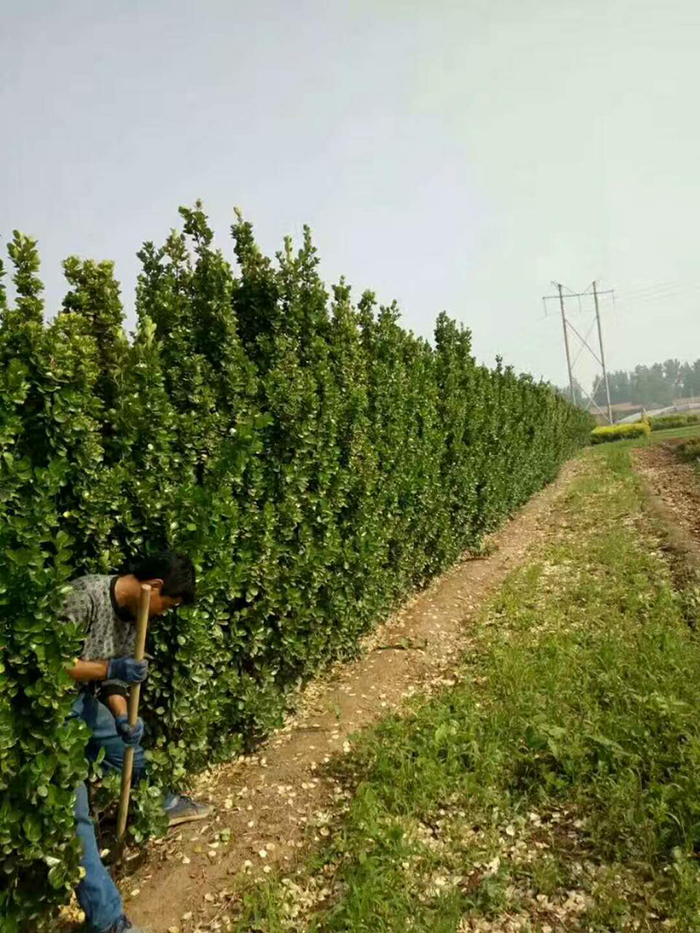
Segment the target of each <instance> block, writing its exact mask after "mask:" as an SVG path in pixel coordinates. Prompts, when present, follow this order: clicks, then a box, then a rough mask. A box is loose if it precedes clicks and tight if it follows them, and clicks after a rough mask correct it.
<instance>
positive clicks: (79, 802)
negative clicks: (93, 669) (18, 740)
mask: <svg viewBox="0 0 700 933" xmlns="http://www.w3.org/2000/svg"><path fill="white" fill-rule="evenodd" d="M71 716H79V717H80V718H81V719H82V720H83V721H84V722H85V723H87V726H88V728H89V729H90V732H91V736H90V739H89V741H88V744H87V747H86V749H85V753H86V755H87V757H88V758H89V759H91V760H92V761H94V760H95V759H96V758H97V755H98V754H99V752H100V749H102V748H104V750H105V755H104V758H103V760H102V770H103V771H104V772H105V773H106V772H109V771H121V770H122V766H123V764H124V753H125V751H126V745H125V744H124V742H123V741H122V738H121V736H120V735H119V734H118V733H117V729H116V726H115V723H114V716H113V715H112V714H111V713H110V711H109V710H108V709H107V707H106V706H105V705H104V704H103V703H100V702H99V700H97V699H95V697H93V696H92V695H91V694H89V693H81V694H80V696H79V697H78V698H77V699H76V701H75V703H74V704H73V710H72V712H71ZM145 765H146V759H145V755H144V752H143V749H142V748H141V746H140V745H137V746H136V747H135V748H134V771H133V780H134V782H136V781H138V779H139V778H140V777H141V776H142V775H143V773H144V770H145ZM167 803H168V801H167V800H166V805H167ZM75 819H76V824H77V832H78V837H79V839H80V841H81V843H82V846H83V861H82V866H83V868H84V869H85V877H84V878H83V879H82V881H81V882H80V884H79V885H78V888H77V891H76V894H77V896H78V902H79V904H80V906H81V908H82V909H83V910H84V911H85V918H86V921H87V925H88V928H89V929H90V930H94V931H97V933H102V931H104V930H108V929H109V928H110V926H111V925H112V924H113V923H115V921H117V920H119V918H120V917H121V916H122V915H123V913H124V906H123V904H122V899H121V896H120V894H119V891H118V890H117V886H116V885H115V883H114V882H113V881H112V877H111V875H110V874H109V872H108V871H107V869H106V868H105V867H104V865H103V864H102V860H101V858H100V850H99V848H98V845H97V839H96V838H95V827H94V825H93V823H92V819H91V817H90V802H89V800H88V792H87V787H86V786H85V784H81V785H80V786H79V787H78V788H77V793H76V800H75Z"/></svg>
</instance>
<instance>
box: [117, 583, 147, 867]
mask: <svg viewBox="0 0 700 933" xmlns="http://www.w3.org/2000/svg"><path fill="white" fill-rule="evenodd" d="M150 603H151V587H150V586H149V584H148V583H142V584H141V595H140V597H139V613H138V618H137V620H136V647H135V650H134V657H135V658H136V660H137V661H143V656H144V654H145V652H146V629H147V628H148V608H149V606H150ZM140 699H141V684H132V685H131V690H130V692H129V725H130V726H135V725H136V720H137V718H138V715H139V700H140ZM133 770H134V749H133V746H129V745H127V747H126V751H125V753H124V767H123V768H122V790H121V795H120V797H119V814H118V816H117V843H118V845H119V847H120V849H121V848H123V845H124V833H125V832H126V819H127V816H128V814H129V797H130V796H131V775H132V773H133Z"/></svg>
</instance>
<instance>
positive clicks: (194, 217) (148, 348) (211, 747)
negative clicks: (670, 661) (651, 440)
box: [0, 204, 590, 933]
mask: <svg viewBox="0 0 700 933" xmlns="http://www.w3.org/2000/svg"><path fill="white" fill-rule="evenodd" d="M180 214H181V217H182V220H183V231H182V232H173V233H172V234H171V236H170V237H169V238H168V239H167V241H166V242H165V244H164V245H163V246H160V247H156V246H155V245H154V244H153V243H146V244H145V245H144V246H143V249H142V250H141V252H140V254H139V256H140V260H141V263H142V271H141V274H140V277H139V281H138V286H137V291H136V312H137V318H138V324H137V328H136V332H135V334H134V337H133V340H131V341H130V340H128V339H127V337H126V336H125V333H124V330H123V313H122V306H121V301H120V294H119V286H118V285H117V283H116V282H115V280H114V277H113V268H112V264H111V263H108V262H102V263H95V262H92V261H90V260H80V259H77V258H71V259H69V260H67V261H66V262H65V264H64V270H65V275H66V279H67V282H68V286H69V290H68V293H67V294H66V297H65V299H64V301H63V305H62V308H61V309H60V313H59V314H57V315H56V316H55V317H53V319H52V320H51V322H50V323H46V322H45V319H44V307H43V302H42V299H41V292H42V285H41V282H40V280H39V278H38V269H39V260H38V254H37V250H36V244H35V242H34V241H33V240H31V239H29V238H28V237H26V236H23V235H22V234H19V233H15V235H14V238H13V240H12V242H11V245H10V248H9V252H10V258H11V260H12V263H13V265H14V285H15V293H16V299H15V302H14V305H13V306H12V307H10V306H9V304H8V302H7V300H6V296H5V292H4V291H2V290H0V314H1V325H0V359H1V366H0V633H1V637H2V649H3V651H2V656H1V658H0V790H1V791H2V804H0V862H1V863H2V873H3V882H2V888H1V889H0V917H2V920H0V930H1V931H2V933H13V931H16V930H18V929H24V928H27V929H31V930H36V929H38V928H39V927H40V925H41V923H42V922H43V921H42V920H41V917H45V916H48V915H49V914H50V911H51V908H52V907H53V906H55V905H56V904H58V903H60V902H61V901H63V900H65V898H66V896H67V894H68V892H69V890H70V888H71V886H72V885H73V884H74V883H75V881H76V878H77V865H78V850H77V845H76V843H75V840H74V834H73V818H72V790H73V787H74V785H75V784H76V782H78V781H79V780H80V779H82V778H83V777H84V776H85V773H86V765H85V762H84V758H83V747H84V742H85V733H84V729H83V728H82V727H81V726H80V725H79V724H76V723H72V724H71V725H70V727H66V726H65V717H66V714H67V712H68V710H69V708H70V703H71V698H72V695H73V693H74V690H73V686H72V684H71V683H70V681H69V679H68V677H67V675H66V673H65V667H66V665H68V664H70V663H71V660H72V658H74V656H75V655H76V652H77V651H78V645H79V639H78V634H79V633H77V632H76V631H73V630H71V629H68V628H67V627H66V626H65V625H63V624H62V623H60V622H59V621H58V620H57V610H58V608H59V605H60V604H61V601H62V598H63V593H64V592H65V585H66V583H67V581H68V580H69V579H70V578H71V577H73V576H75V575H79V574H82V573H86V572H110V571H113V570H115V569H116V568H119V567H121V566H123V565H124V564H125V562H127V561H129V560H130V559H131V558H133V557H135V556H136V555H139V554H142V553H143V552H145V551H149V550H156V549H159V548H162V547H164V546H169V547H173V548H176V549H178V550H182V551H185V552H187V553H189V554H190V555H191V556H192V558H193V560H194V562H195V565H196V567H197V570H198V574H199V577H200V580H201V584H200V588H199V590H200V594H201V596H200V599H199V602H198V605H197V606H196V607H195V608H194V609H191V610H184V611H182V612H180V613H179V615H178V617H176V618H173V617H166V618H165V619H163V620H162V621H157V622H156V623H154V625H153V626H152V629H151V632H150V635H149V650H150V652H151V653H152V654H153V655H154V656H155V662H154V664H153V665H152V674H151V676H150V678H149V681H148V684H147V688H146V691H145V714H144V715H145V716H146V719H147V724H148V726H149V729H150V738H149V742H148V744H149V748H150V751H149V753H148V754H149V757H150V759H151V773H152V781H153V782H154V784H155V785H156V786H157V787H163V786H166V785H177V784H178V783H179V782H180V781H181V780H182V778H183V777H184V775H185V774H186V773H187V772H194V771H197V770H198V769H201V768H203V767H204V766H205V765H207V764H210V763H212V762H216V761H220V760H223V759H225V758H227V757H230V756H232V755H235V754H236V753H237V752H238V751H239V750H240V749H241V748H242V747H243V746H244V745H249V744H251V743H252V742H254V741H255V740H256V739H258V738H259V737H260V736H262V735H264V734H265V733H267V732H269V731H270V730H271V729H273V728H275V727H276V726H277V725H279V723H280V721H281V716H282V714H283V711H284V708H285V702H286V700H285V697H286V695H287V694H288V693H289V691H290V690H292V689H294V688H295V687H296V686H297V685H298V684H299V683H300V682H301V681H303V679H304V678H306V677H308V676H309V675H310V674H311V673H312V672H313V671H315V670H317V669H318V668H319V667H321V666H322V665H324V664H326V663H327V662H328V661H329V660H331V659H333V658H337V657H341V656H348V655H351V654H352V652H353V651H354V650H355V649H356V645H357V642H358V638H359V637H360V636H361V635H362V633H363V632H366V631H367V630H368V629H370V628H371V627H372V626H373V625H375V624H376V623H377V621H378V620H379V619H381V618H382V617H383V616H385V615H386V613H387V612H388V611H389V610H390V609H391V608H392V607H393V606H395V605H396V604H397V603H398V602H399V601H400V600H401V599H402V598H404V597H405V596H406V594H407V593H409V592H410V591H411V590H412V589H414V588H415V587H420V586H422V585H424V584H426V583H427V581H429V580H430V578H431V577H433V576H434V575H435V574H436V573H438V572H440V571H441V570H443V569H444V568H446V567H447V566H449V565H450V563H451V562H453V561H454V560H455V559H456V558H457V557H458V555H459V554H460V553H461V552H462V551H463V550H464V549H465V548H470V547H476V546H478V543H479V541H480V540H481V538H482V537H483V535H484V534H485V533H486V532H488V531H489V530H490V529H492V528H494V527H495V526H496V525H497V524H498V523H499V522H500V521H501V520H502V519H503V518H504V517H505V516H507V515H508V513H509V512H511V511H512V510H513V509H515V508H516V507H517V506H519V505H520V504H521V503H523V502H524V501H525V500H526V499H527V498H528V497H529V496H531V495H532V493H534V492H535V491H536V490H537V489H539V488H540V487H542V486H543V485H544V484H545V483H547V482H549V481H550V480H552V479H553V477H554V476H555V475H556V473H557V470H558V469H559V466H560V464H561V463H562V461H563V460H565V459H566V458H567V457H569V456H570V455H571V454H572V452H573V451H574V450H575V449H576V448H577V447H579V446H580V445H581V444H583V443H584V442H585V441H586V439H587V437H588V434H589V431H590V423H589V418H588V416H587V415H584V414H583V413H582V412H580V411H579V410H577V409H576V408H573V407H572V406H570V405H569V404H568V403H566V402H565V401H564V400H563V399H561V398H560V397H559V396H558V395H557V394H556V393H555V392H554V391H552V389H551V388H550V387H549V386H547V385H544V384H538V383H536V382H534V381H533V380H532V378H530V377H529V376H517V375H516V374H515V373H514V372H513V370H512V369H511V368H509V367H504V366H503V365H502V363H501V362H500V360H499V361H498V363H497V366H496V368H495V369H493V370H490V369H487V368H485V367H483V366H479V365H477V364H476V362H475V360H474V357H473V355H472V350H471V335H470V332H469V331H468V330H466V329H464V328H463V327H461V326H459V325H457V324H456V323H455V322H453V321H451V320H450V319H449V318H448V317H447V316H446V315H445V314H441V315H440V316H439V318H438V320H437V324H436V327H435V341H434V346H431V345H430V344H429V343H428V342H427V341H425V340H423V339H420V338H417V337H415V336H414V335H413V334H412V333H410V332H407V331H405V330H403V329H402V328H401V327H400V326H399V312H398V309H397V307H396V306H395V305H390V306H380V307H377V305H376V302H375V298H374V295H373V294H372V293H370V292H366V293H365V294H363V295H362V297H361V298H360V300H359V301H358V302H357V303H356V304H354V303H353V301H352V298H351V292H350V288H349V286H348V285H347V284H346V283H345V282H344V281H342V280H341V282H340V283H339V284H338V285H336V286H334V287H332V289H331V290H330V292H329V291H328V290H327V289H326V287H325V286H324V284H323V283H322V281H321V279H320V278H319V275H318V270H317V263H318V260H317V257H316V252H315V250H314V247H313V246H312V243H311V240H310V236H309V234H308V231H307V232H306V234H305V238H304V243H303V246H302V248H301V249H300V250H299V251H298V252H296V253H294V252H293V251H292V247H291V244H290V242H289V241H287V242H285V246H284V250H283V251H282V252H281V253H280V254H278V256H277V261H276V262H273V261H271V260H270V259H268V258H267V257H265V256H263V255H262V253H261V252H260V250H259V249H258V247H257V246H256V244H255V242H254V239H253V234H252V228H251V226H250V225H249V224H248V223H247V222H245V221H243V220H242V219H241V218H240V217H239V218H238V220H237V222H236V224H235V225H234V227H233V231H232V232H233V238H234V243H235V256H236V260H237V266H238V268H237V271H236V272H235V273H234V271H233V269H232V268H231V266H230V265H229V263H228V261H227V260H226V259H225V258H224V257H223V256H222V254H221V253H220V252H219V251H217V250H215V249H214V248H213V246H212V232H211V230H210V229H209V226H208V223H207V219H206V217H205V215H204V214H203V212H202V210H201V206H200V205H199V204H197V205H196V206H195V208H194V209H192V210H186V209H182V210H181V211H180ZM0 284H1V282H0ZM146 799H151V798H150V797H148V795H146V794H142V795H141V804H140V805H141V807H142V808H143V809H144V811H145V809H146ZM142 824H143V821H142V820H141V821H139V820H138V819H137V821H136V824H135V825H136V833H137V834H139V835H140V834H141V833H142V832H143V828H142Z"/></svg>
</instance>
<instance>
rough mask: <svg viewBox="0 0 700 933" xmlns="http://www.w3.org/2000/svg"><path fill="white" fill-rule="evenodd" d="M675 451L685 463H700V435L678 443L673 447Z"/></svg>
mask: <svg viewBox="0 0 700 933" xmlns="http://www.w3.org/2000/svg"><path fill="white" fill-rule="evenodd" d="M673 451H674V453H675V454H676V456H677V457H678V458H679V460H683V461H684V462H685V463H698V464H700V437H690V438H688V440H687V441H683V442H682V443H681V444H677V445H676V446H675V447H674V448H673Z"/></svg>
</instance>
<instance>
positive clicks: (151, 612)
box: [148, 580, 182, 619]
mask: <svg viewBox="0 0 700 933" xmlns="http://www.w3.org/2000/svg"><path fill="white" fill-rule="evenodd" d="M149 582H150V584H151V604H150V606H149V607H148V616H149V618H151V619H152V618H153V617H154V616H162V615H163V614H164V613H166V612H168V611H169V610H171V609H176V608H177V607H178V606H179V605H180V603H181V602H182V598H181V597H180V596H163V595H162V593H161V587H162V586H163V581H162V580H150V581H149Z"/></svg>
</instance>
